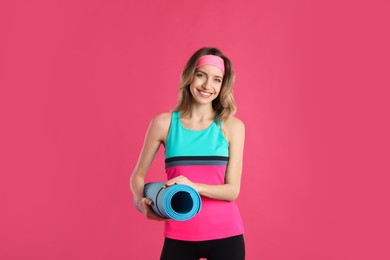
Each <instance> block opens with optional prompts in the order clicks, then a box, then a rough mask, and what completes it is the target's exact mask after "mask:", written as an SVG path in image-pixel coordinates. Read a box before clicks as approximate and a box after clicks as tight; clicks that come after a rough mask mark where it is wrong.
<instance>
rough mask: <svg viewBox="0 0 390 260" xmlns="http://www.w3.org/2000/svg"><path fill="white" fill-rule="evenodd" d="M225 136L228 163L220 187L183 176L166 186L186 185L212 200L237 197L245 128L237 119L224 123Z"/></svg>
mask: <svg viewBox="0 0 390 260" xmlns="http://www.w3.org/2000/svg"><path fill="white" fill-rule="evenodd" d="M224 126H225V130H226V131H225V134H226V136H227V139H228V141H229V163H228V166H227V169H226V174H225V183H224V184H222V185H207V184H202V183H194V182H191V181H190V180H188V179H187V178H186V177H184V176H178V177H176V178H173V179H171V180H169V181H167V182H166V186H170V185H173V184H174V183H180V184H186V185H189V186H191V187H193V188H195V189H196V190H197V191H198V192H199V194H200V195H203V196H205V197H209V198H212V199H219V200H228V201H233V200H235V199H236V198H237V197H238V194H239V193H240V186H241V175H242V160H243V152H244V141H245V126H244V124H243V123H242V122H241V121H240V120H239V119H237V118H231V119H229V120H227V121H226V122H224Z"/></svg>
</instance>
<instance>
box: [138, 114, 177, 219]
mask: <svg viewBox="0 0 390 260" xmlns="http://www.w3.org/2000/svg"><path fill="white" fill-rule="evenodd" d="M169 122H170V113H164V114H161V115H158V116H157V117H155V118H154V119H153V120H152V121H151V123H150V125H149V128H148V131H147V132H146V136H145V141H144V145H143V147H142V150H141V153H140V156H139V158H138V162H137V164H136V166H135V168H134V171H133V173H132V175H131V177H130V189H131V192H132V193H133V196H134V199H135V201H136V204H137V206H138V208H139V209H140V210H141V212H142V213H143V214H144V215H145V216H146V217H147V218H148V219H154V220H165V219H163V218H160V217H159V216H157V215H156V214H154V213H153V211H152V209H151V208H150V205H151V204H152V201H151V200H150V199H148V198H144V184H145V176H146V174H147V172H148V170H149V167H150V165H151V163H152V162H153V159H154V158H155V156H156V153H157V152H158V149H159V148H160V145H161V144H162V143H163V142H165V139H166V136H167V133H168V130H169Z"/></svg>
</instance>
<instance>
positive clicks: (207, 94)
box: [199, 91, 211, 97]
mask: <svg viewBox="0 0 390 260" xmlns="http://www.w3.org/2000/svg"><path fill="white" fill-rule="evenodd" d="M199 92H200V94H201V95H202V96H206V97H209V96H211V93H207V92H203V91H199Z"/></svg>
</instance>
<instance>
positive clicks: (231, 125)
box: [222, 116, 245, 140]
mask: <svg viewBox="0 0 390 260" xmlns="http://www.w3.org/2000/svg"><path fill="white" fill-rule="evenodd" d="M222 128H223V130H224V133H225V135H226V138H227V139H228V140H231V139H232V138H233V137H234V136H237V135H239V136H241V135H243V134H244V132H245V125H244V122H242V121H241V119H239V118H237V117H235V116H229V117H228V118H226V119H224V120H223V122H222Z"/></svg>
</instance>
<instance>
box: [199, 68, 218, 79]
mask: <svg viewBox="0 0 390 260" xmlns="http://www.w3.org/2000/svg"><path fill="white" fill-rule="evenodd" d="M197 72H201V73H203V74H206V75H209V74H207V73H206V72H204V71H203V70H201V69H198V70H197ZM211 76H213V77H214V78H220V79H223V77H221V76H218V75H211Z"/></svg>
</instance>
